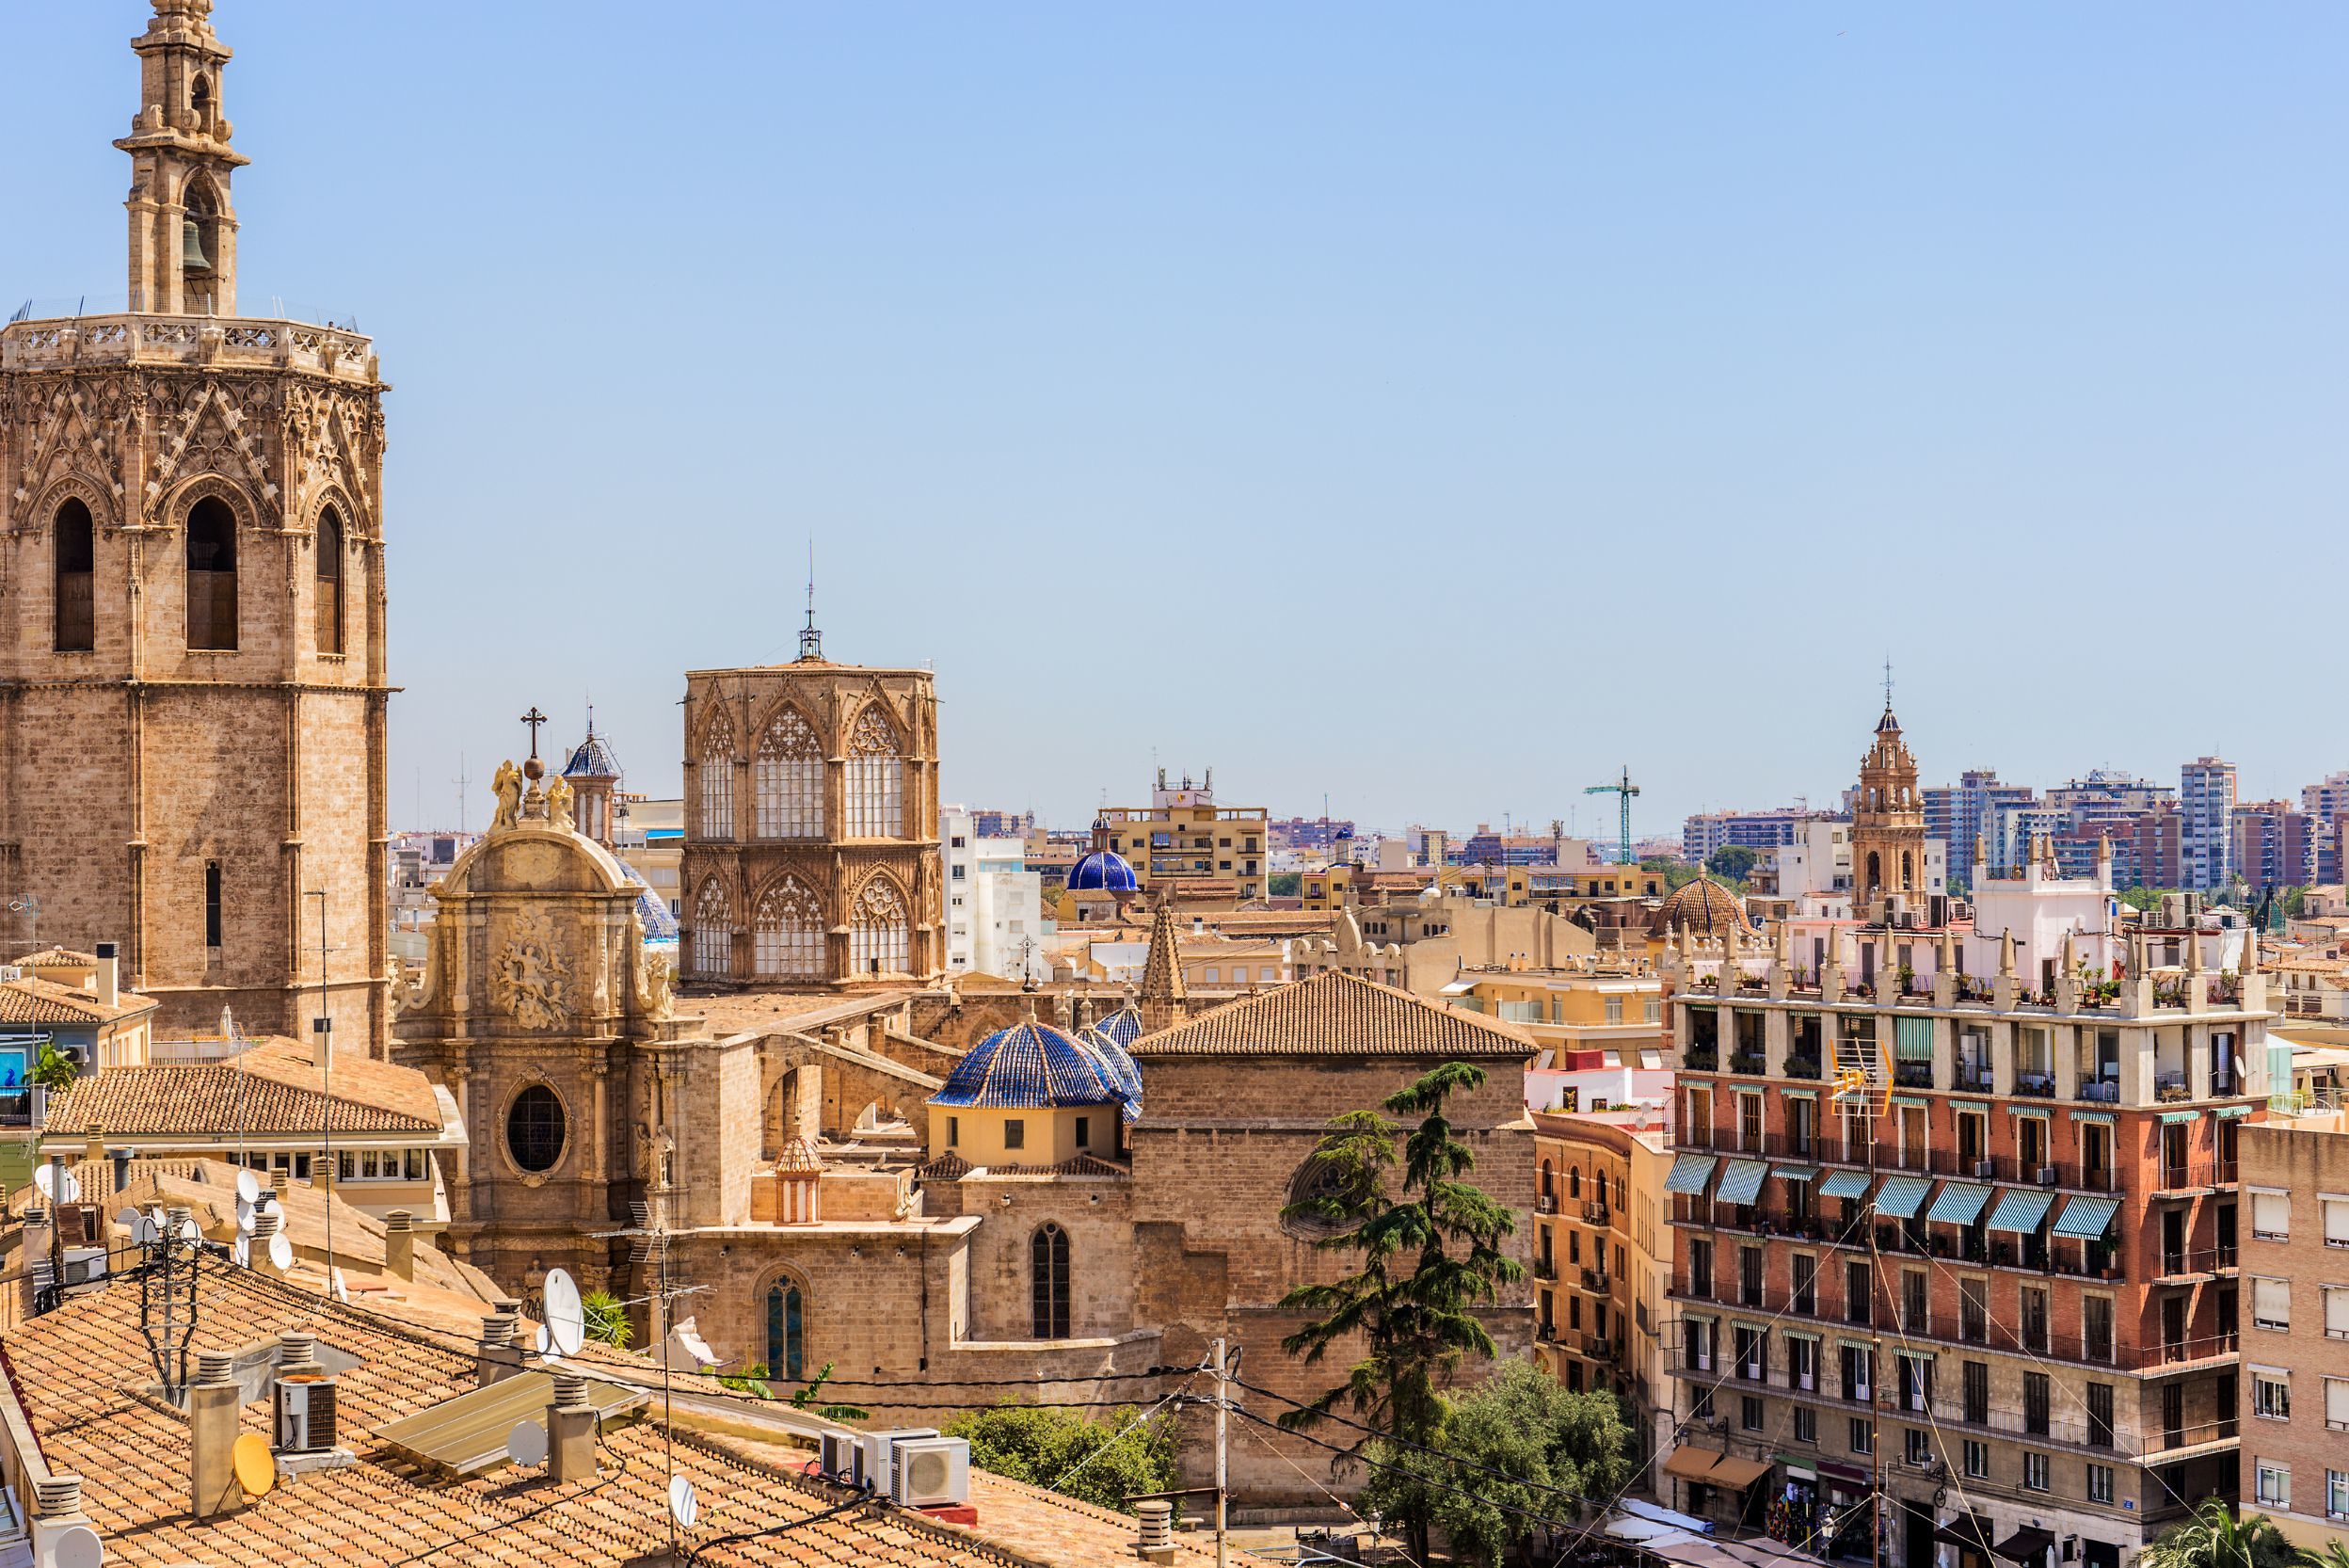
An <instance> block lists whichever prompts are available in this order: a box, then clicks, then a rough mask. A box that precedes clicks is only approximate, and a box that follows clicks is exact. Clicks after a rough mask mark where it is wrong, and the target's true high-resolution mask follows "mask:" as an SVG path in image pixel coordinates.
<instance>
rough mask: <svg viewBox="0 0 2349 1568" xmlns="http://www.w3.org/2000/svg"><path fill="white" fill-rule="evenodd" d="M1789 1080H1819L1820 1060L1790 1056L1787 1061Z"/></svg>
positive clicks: (1813, 1057)
mask: <svg viewBox="0 0 2349 1568" xmlns="http://www.w3.org/2000/svg"><path fill="white" fill-rule="evenodd" d="M1786 1076H1787V1077H1788V1078H1813V1079H1814V1078H1817V1077H1818V1076H1819V1059H1818V1058H1817V1057H1815V1056H1790V1057H1788V1058H1787V1059H1786Z"/></svg>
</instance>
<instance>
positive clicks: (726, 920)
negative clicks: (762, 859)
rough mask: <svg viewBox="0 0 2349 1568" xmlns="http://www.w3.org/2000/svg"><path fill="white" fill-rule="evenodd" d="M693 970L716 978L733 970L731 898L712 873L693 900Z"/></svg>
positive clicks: (732, 905) (732, 903) (732, 908)
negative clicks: (699, 894)
mask: <svg viewBox="0 0 2349 1568" xmlns="http://www.w3.org/2000/svg"><path fill="white" fill-rule="evenodd" d="M694 972H695V974H698V975H705V976H711V977H715V978H723V977H725V976H727V975H731V974H732V973H733V972H734V901H733V900H732V899H730V898H728V897H727V893H726V885H725V884H724V883H722V882H720V881H719V880H718V879H717V878H716V877H714V876H713V877H711V879H710V880H709V881H707V882H704V883H703V884H702V885H701V896H700V897H699V898H697V899H695V901H694Z"/></svg>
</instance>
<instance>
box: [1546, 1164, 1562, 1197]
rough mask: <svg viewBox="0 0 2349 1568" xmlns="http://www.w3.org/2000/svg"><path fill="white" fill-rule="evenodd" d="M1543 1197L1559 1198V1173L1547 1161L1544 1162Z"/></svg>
mask: <svg viewBox="0 0 2349 1568" xmlns="http://www.w3.org/2000/svg"><path fill="white" fill-rule="evenodd" d="M1542 1196H1543V1197H1544V1198H1555V1197H1557V1196H1558V1172H1557V1171H1556V1170H1555V1169H1553V1168H1552V1167H1551V1165H1550V1162H1549V1161H1548V1160H1543V1161H1542Z"/></svg>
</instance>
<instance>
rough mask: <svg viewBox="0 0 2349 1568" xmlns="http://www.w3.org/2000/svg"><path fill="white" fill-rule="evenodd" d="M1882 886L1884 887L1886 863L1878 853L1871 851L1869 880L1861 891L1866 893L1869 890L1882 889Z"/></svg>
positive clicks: (1869, 853) (1869, 852) (1869, 855)
mask: <svg viewBox="0 0 2349 1568" xmlns="http://www.w3.org/2000/svg"><path fill="white" fill-rule="evenodd" d="M1882 886H1884V861H1883V859H1882V857H1881V856H1878V854H1877V853H1876V851H1874V850H1870V851H1868V880H1867V883H1866V885H1865V886H1864V887H1862V889H1861V891H1862V892H1865V891H1866V890H1867V889H1868V888H1881V887H1882Z"/></svg>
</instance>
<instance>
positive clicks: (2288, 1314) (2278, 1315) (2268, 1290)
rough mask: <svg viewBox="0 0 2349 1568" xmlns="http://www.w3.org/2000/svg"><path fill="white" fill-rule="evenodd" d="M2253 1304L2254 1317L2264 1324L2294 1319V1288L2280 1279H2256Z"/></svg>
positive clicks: (2252, 1294)
mask: <svg viewBox="0 0 2349 1568" xmlns="http://www.w3.org/2000/svg"><path fill="white" fill-rule="evenodd" d="M2251 1315H2252V1317H2253V1318H2255V1319H2257V1320H2259V1321H2260V1322H2261V1323H2262V1324H2266V1323H2286V1324H2288V1323H2290V1322H2291V1321H2292V1288H2291V1287H2290V1286H2289V1285H2287V1284H2286V1283H2285V1282H2284V1281H2282V1280H2280V1279H2261V1280H2254V1281H2253V1282H2252V1286H2251Z"/></svg>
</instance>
